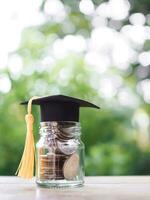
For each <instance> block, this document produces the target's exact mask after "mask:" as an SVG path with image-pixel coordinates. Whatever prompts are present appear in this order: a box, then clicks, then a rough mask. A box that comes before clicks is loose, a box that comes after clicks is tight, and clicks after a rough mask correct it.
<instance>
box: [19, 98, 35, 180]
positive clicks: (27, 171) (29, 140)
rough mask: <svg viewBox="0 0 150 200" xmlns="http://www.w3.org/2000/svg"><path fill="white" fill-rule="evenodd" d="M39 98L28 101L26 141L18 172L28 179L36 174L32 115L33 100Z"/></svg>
mask: <svg viewBox="0 0 150 200" xmlns="http://www.w3.org/2000/svg"><path fill="white" fill-rule="evenodd" d="M37 98H38V97H32V98H31V99H30V100H29V102H28V108H27V109H28V113H27V114H26V116H25V121H26V125H27V134H26V141H25V146H24V151H23V155H22V158H21V161H20V164H19V167H18V169H17V172H16V174H18V176H20V177H22V178H26V179H30V178H32V177H33V175H34V163H35V143H34V136H33V123H34V117H33V115H32V101H33V100H34V99H37Z"/></svg>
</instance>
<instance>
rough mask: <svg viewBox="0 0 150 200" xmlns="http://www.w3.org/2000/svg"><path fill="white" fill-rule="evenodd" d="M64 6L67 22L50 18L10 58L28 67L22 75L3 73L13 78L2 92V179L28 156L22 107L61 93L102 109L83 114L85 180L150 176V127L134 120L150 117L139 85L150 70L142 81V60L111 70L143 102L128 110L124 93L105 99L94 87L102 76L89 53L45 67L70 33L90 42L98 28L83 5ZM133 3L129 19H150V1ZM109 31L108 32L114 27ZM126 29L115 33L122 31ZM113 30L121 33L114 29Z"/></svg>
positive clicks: (149, 44)
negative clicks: (122, 98) (30, 100)
mask: <svg viewBox="0 0 150 200" xmlns="http://www.w3.org/2000/svg"><path fill="white" fill-rule="evenodd" d="M45 2H46V1H43V3H42V5H41V8H40V9H41V10H40V12H44V11H43V8H44V4H45ZM61 2H62V3H63V4H64V6H65V8H67V9H69V10H70V12H69V13H68V15H67V17H66V18H65V20H64V22H63V23H62V22H56V21H55V20H54V19H51V18H49V17H48V16H47V18H46V20H45V23H43V24H42V25H40V26H34V27H29V28H26V29H25V30H24V31H23V33H22V37H21V38H22V39H21V44H20V48H19V49H18V50H17V51H16V52H12V54H11V55H10V57H11V56H13V54H15V55H16V54H17V55H19V56H20V57H21V58H22V60H23V66H24V67H23V70H22V73H21V76H19V77H17V76H14V75H13V74H11V72H10V71H9V69H8V68H5V70H3V72H2V73H5V74H6V75H7V76H8V77H9V79H10V81H11V86H12V87H11V91H10V92H9V93H5V94H4V93H0V174H1V175H14V173H15V171H16V169H17V166H18V163H19V161H20V158H21V154H22V151H23V147H24V140H25V134H26V127H25V123H24V115H25V113H26V108H24V107H22V106H20V105H19V103H20V102H21V101H22V100H24V99H28V98H30V97H31V96H33V95H38V96H42V95H53V94H59V93H60V94H64V95H70V96H74V97H78V98H82V99H85V100H88V101H91V102H92V103H95V104H97V105H99V106H100V107H101V110H100V111H98V110H94V109H88V108H83V109H81V116H80V119H81V124H82V139H83V142H84V143H85V146H86V158H85V165H86V166H85V167H86V175H147V174H150V148H149V147H150V133H149V128H150V127H149V128H147V129H146V130H145V129H143V130H142V129H141V127H140V126H139V125H138V123H136V121H135V120H134V119H135V117H136V116H137V113H144V116H145V115H146V116H149V114H150V107H149V104H148V103H147V102H145V100H144V98H143V96H142V95H140V94H139V93H138V92H137V84H138V83H139V82H140V81H142V80H144V79H149V76H150V71H148V72H147V73H146V75H145V76H144V77H142V78H141V77H140V76H138V73H137V69H139V68H143V66H140V64H139V62H138V61H137V62H136V63H134V64H131V65H130V70H129V71H123V70H121V69H118V68H116V67H115V66H112V67H111V68H110V69H109V71H108V73H109V74H112V75H119V76H121V77H122V78H123V86H122V87H126V88H128V89H129V90H130V91H131V92H132V94H133V95H134V96H135V99H136V100H137V101H138V102H139V104H138V106H136V107H134V106H133V107H128V106H123V105H121V104H120V103H119V101H118V96H117V95H118V92H119V89H117V92H116V94H115V95H114V96H113V97H112V98H111V99H106V98H104V97H103V96H102V95H101V92H100V91H99V92H98V91H97V89H96V88H94V87H93V86H92V84H91V79H92V78H93V79H94V80H95V81H98V80H99V79H101V78H102V77H103V74H98V73H96V72H95V71H92V70H91V69H90V66H88V65H87V63H86V62H85V59H84V56H85V52H81V53H74V52H70V53H69V54H68V55H66V56H65V57H64V58H58V59H56V58H55V61H54V62H53V63H52V64H49V65H48V66H46V67H43V66H42V64H41V61H42V60H43V59H44V57H45V56H52V45H53V43H54V42H55V40H56V39H59V38H60V39H63V38H64V37H65V36H66V35H68V34H72V35H77V34H80V35H83V36H84V37H85V38H89V37H90V35H91V31H92V29H93V27H92V24H91V16H87V15H84V14H83V13H81V12H80V11H79V1H77V0H71V1H70V0H63V1H61ZM102 2H104V1H102V0H101V1H100V0H93V3H94V5H95V8H96V7H97V6H99V5H100V4H101V3H102ZM130 3H131V8H130V14H129V15H131V14H132V13H137V12H139V13H143V14H144V15H145V16H146V15H148V14H149V13H148V12H149V8H150V1H149V0H144V1H143V0H138V1H130ZM108 21H109V22H110V21H111V19H108ZM120 22H121V27H123V26H124V25H126V24H130V22H129V18H128V17H127V18H126V19H124V20H120ZM69 23H70V24H73V26H74V29H73V30H71V29H69V28H68V30H67V29H64V24H69ZM146 25H147V26H149V24H146ZM107 26H108V27H109V23H108V25H107ZM121 27H120V28H119V29H117V30H116V31H118V32H119V31H120V29H121ZM111 28H112V29H114V30H115V29H116V27H115V26H114V27H111ZM65 30H66V31H65ZM70 31H71V32H70ZM79 48H80V47H79ZM148 50H150V42H149V40H146V41H145V43H144V45H143V47H142V48H141V49H140V50H138V49H136V51H137V53H140V52H142V51H148ZM62 51H63V49H62ZM118 56H119V55H118ZM14 67H15V66H14ZM145 69H146V68H145ZM62 73H65V74H66V77H67V78H66V80H63V79H62V80H61V74H62ZM147 92H149V91H147ZM38 112H39V110H38V108H35V107H34V108H33V113H34V116H35V118H36V124H35V128H34V132H35V137H36V141H37V139H38V128H39V120H40V118H39V115H38ZM149 126H150V125H149ZM145 134H149V139H146V140H145V139H144V137H145V136H144V135H145Z"/></svg>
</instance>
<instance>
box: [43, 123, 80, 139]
mask: <svg viewBox="0 0 150 200" xmlns="http://www.w3.org/2000/svg"><path fill="white" fill-rule="evenodd" d="M40 135H41V136H46V135H51V136H54V137H56V138H57V137H60V138H63V139H64V140H65V139H66V140H67V139H70V138H77V137H79V136H80V135H81V125H80V123H79V122H74V121H47V122H40Z"/></svg>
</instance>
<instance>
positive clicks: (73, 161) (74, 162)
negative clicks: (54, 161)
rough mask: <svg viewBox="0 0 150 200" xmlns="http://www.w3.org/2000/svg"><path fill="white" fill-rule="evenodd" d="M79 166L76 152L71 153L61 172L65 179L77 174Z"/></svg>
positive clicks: (72, 177) (71, 178)
mask: <svg viewBox="0 0 150 200" xmlns="http://www.w3.org/2000/svg"><path fill="white" fill-rule="evenodd" d="M78 168H79V156H78V154H76V153H74V154H72V155H71V156H70V157H69V158H68V159H67V160H66V161H65V163H64V166H63V173H64V177H65V179H67V180H73V179H74V178H75V176H76V175H77V172H78Z"/></svg>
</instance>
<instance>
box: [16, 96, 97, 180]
mask: <svg viewBox="0 0 150 200" xmlns="http://www.w3.org/2000/svg"><path fill="white" fill-rule="evenodd" d="M21 104H22V105H26V104H27V105H28V106H27V111H28V113H27V114H26V116H25V120H26V124H27V134H26V142H25V147H24V152H23V155H22V159H21V161H20V164H19V167H18V170H17V172H16V174H18V176H20V177H22V178H27V179H30V178H32V177H33V174H34V157H35V145H34V136H33V123H34V117H33V115H32V104H33V105H39V106H40V110H41V122H47V121H75V122H78V121H79V110H80V107H91V108H97V109H99V107H98V106H96V105H94V104H92V103H90V102H88V101H85V100H82V99H77V98H74V97H69V96H64V95H54V96H46V97H32V98H31V99H30V100H29V101H25V102H22V103H21Z"/></svg>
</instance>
